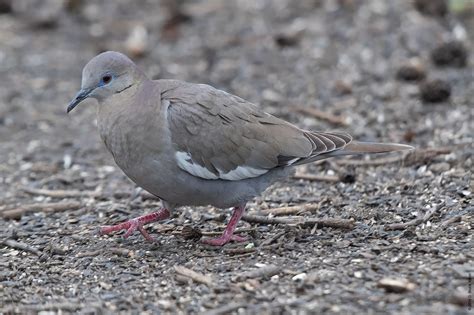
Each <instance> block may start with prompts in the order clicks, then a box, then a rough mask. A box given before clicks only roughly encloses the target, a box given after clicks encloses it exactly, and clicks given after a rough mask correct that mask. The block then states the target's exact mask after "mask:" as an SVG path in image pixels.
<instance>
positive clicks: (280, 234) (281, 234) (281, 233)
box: [260, 231, 286, 247]
mask: <svg viewBox="0 0 474 315" xmlns="http://www.w3.org/2000/svg"><path fill="white" fill-rule="evenodd" d="M285 234H286V231H282V232H280V233H277V234H275V235H273V236H272V237H270V238H268V239H266V240H264V241H263V242H262V244H260V247H265V246H267V245H270V244H272V243H273V242H275V241H276V240H278V239H279V238H280V237H282V236H283V235H285Z"/></svg>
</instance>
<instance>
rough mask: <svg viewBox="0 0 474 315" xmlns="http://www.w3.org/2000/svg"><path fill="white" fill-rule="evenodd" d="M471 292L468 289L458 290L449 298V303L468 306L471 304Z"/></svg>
mask: <svg viewBox="0 0 474 315" xmlns="http://www.w3.org/2000/svg"><path fill="white" fill-rule="evenodd" d="M469 298H470V294H468V293H467V292H466V291H461V290H459V291H457V292H455V293H454V294H453V295H452V296H450V298H449V303H451V304H455V305H459V306H464V307H465V306H468V305H469Z"/></svg>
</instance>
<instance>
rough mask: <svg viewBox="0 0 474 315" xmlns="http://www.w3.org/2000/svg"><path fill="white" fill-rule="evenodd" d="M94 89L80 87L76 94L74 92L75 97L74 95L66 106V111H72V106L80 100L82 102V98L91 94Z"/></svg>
mask: <svg viewBox="0 0 474 315" xmlns="http://www.w3.org/2000/svg"><path fill="white" fill-rule="evenodd" d="M93 90H94V89H91V88H89V89H81V90H80V91H79V92H78V93H77V94H76V97H74V99H73V100H72V101H71V102H70V103H69V105H68V106H67V113H69V112H70V111H72V110H73V109H74V107H76V106H77V105H78V104H79V103H80V102H82V101H83V100H85V99H86V98H88V97H89V95H90V94H91V92H92V91H93Z"/></svg>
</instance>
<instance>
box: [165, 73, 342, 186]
mask: <svg viewBox="0 0 474 315" xmlns="http://www.w3.org/2000/svg"><path fill="white" fill-rule="evenodd" d="M161 95H162V103H166V104H167V105H168V106H167V108H166V109H165V110H166V114H165V115H166V119H167V122H168V126H169V129H170V132H171V140H172V143H173V146H174V150H175V152H176V153H175V159H176V162H177V164H178V166H179V167H180V168H181V169H182V170H184V171H186V172H188V173H190V174H192V175H194V176H197V177H200V178H203V179H209V180H217V179H221V180H242V179H247V178H252V177H257V176H260V175H263V174H265V173H267V172H268V171H269V170H271V169H273V168H276V167H282V166H289V165H293V164H301V163H302V162H304V160H308V159H311V158H314V157H315V156H317V155H321V154H326V153H329V152H333V151H335V150H338V149H341V148H343V147H344V146H345V145H346V144H347V143H349V142H350V141H351V137H350V136H349V135H347V134H344V133H326V132H309V131H304V130H301V129H299V128H297V127H296V126H294V125H291V124H290V123H287V122H285V121H283V120H281V119H278V118H276V117H274V116H272V115H270V114H268V113H265V112H264V111H262V110H261V109H259V108H258V107H256V106H255V105H253V104H251V103H249V102H246V101H245V100H243V99H241V98H239V97H237V96H234V95H231V94H229V93H226V92H224V91H221V90H218V89H215V88H213V87H211V86H208V85H203V84H191V83H184V82H181V84H175V85H174V86H173V87H172V88H168V89H165V90H164V92H163V93H162V94H161Z"/></svg>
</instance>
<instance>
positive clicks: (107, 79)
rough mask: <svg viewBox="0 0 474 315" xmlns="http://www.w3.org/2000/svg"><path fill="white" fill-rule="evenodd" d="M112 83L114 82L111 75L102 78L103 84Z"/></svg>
mask: <svg viewBox="0 0 474 315" xmlns="http://www.w3.org/2000/svg"><path fill="white" fill-rule="evenodd" d="M110 81H112V76H111V75H109V74H107V75H104V76H103V77H102V82H103V83H104V84H108V83H110Z"/></svg>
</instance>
